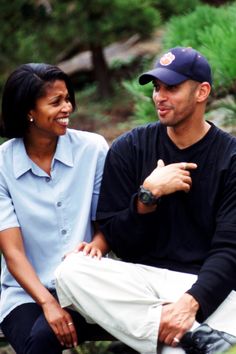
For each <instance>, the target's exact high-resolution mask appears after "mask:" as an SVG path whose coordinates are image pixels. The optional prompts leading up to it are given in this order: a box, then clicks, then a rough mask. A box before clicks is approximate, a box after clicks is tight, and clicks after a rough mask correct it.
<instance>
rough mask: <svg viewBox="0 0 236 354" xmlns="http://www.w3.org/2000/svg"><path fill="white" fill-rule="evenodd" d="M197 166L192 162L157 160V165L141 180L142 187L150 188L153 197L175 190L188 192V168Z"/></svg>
mask: <svg viewBox="0 0 236 354" xmlns="http://www.w3.org/2000/svg"><path fill="white" fill-rule="evenodd" d="M196 168H197V164H195V163H192V162H178V163H172V164H169V165H166V166H165V164H164V162H163V161H162V160H159V161H158V163H157V167H156V168H155V170H153V171H152V173H151V174H150V175H149V176H148V177H147V178H146V179H145V181H144V182H143V187H144V188H146V189H148V190H150V191H151V192H152V194H153V195H154V196H155V197H157V198H158V197H161V196H163V195H167V194H171V193H174V192H177V191H184V192H188V191H189V190H190V188H191V185H192V179H191V176H190V172H189V171H190V170H194V169H196Z"/></svg>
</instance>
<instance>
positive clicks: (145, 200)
mask: <svg viewBox="0 0 236 354" xmlns="http://www.w3.org/2000/svg"><path fill="white" fill-rule="evenodd" d="M141 199H142V202H143V203H148V202H150V195H149V194H148V193H146V192H143V193H142V194H141Z"/></svg>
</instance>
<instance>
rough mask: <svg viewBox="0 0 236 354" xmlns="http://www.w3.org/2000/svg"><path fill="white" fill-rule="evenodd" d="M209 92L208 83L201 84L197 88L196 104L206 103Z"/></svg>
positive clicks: (209, 86)
mask: <svg viewBox="0 0 236 354" xmlns="http://www.w3.org/2000/svg"><path fill="white" fill-rule="evenodd" d="M210 92H211V85H210V84H209V82H206V81H205V82H202V83H200V85H199V86H198V97H197V102H203V101H206V100H207V98H208V96H209V95H210Z"/></svg>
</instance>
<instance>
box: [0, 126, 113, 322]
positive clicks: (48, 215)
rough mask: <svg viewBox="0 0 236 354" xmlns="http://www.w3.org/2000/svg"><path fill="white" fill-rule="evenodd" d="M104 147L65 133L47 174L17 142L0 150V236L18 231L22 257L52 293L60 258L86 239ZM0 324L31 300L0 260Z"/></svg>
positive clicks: (86, 136)
mask: <svg viewBox="0 0 236 354" xmlns="http://www.w3.org/2000/svg"><path fill="white" fill-rule="evenodd" d="M107 150H108V145H107V143H106V142H105V140H104V138H103V137H101V136H100V135H98V134H94V133H89V132H82V131H77V130H72V129H68V130H67V133H66V135H63V136H60V137H59V139H58V144H57V149H56V152H55V156H54V158H53V161H52V166H51V175H50V176H49V175H48V174H47V173H46V172H45V171H43V170H42V169H41V168H40V167H38V166H37V165H36V164H35V163H34V162H33V161H32V160H31V159H30V158H29V157H28V155H27V154H26V150H25V146H24V143H23V141H22V139H11V140H9V141H7V142H5V143H4V144H2V145H1V146H0V231H2V230H5V229H8V228H12V227H20V228H21V232H22V236H23V241H24V246H25V252H26V255H27V257H28V259H29V261H30V262H31V264H32V265H33V267H34V269H35V271H36V272H37V274H38V276H39V278H40V280H41V282H42V283H43V284H44V285H45V286H46V287H48V288H54V271H55V268H56V267H57V266H58V265H59V263H60V262H61V260H62V258H63V256H64V255H65V254H66V253H67V252H69V251H71V250H73V249H74V248H75V246H76V245H78V244H79V243H80V242H81V241H83V240H86V241H89V240H90V239H91V235H92V224H91V220H95V214H96V207H97V201H98V195H99V190H100V183H101V178H102V172H103V166H104V160H105V156H106V153H107ZM1 287H2V289H1V304H0V311H1V317H0V321H2V320H3V318H4V317H5V316H6V315H7V314H8V313H9V312H10V311H11V310H13V309H14V308H15V307H16V306H19V305H20V304H23V303H26V302H33V301H34V300H33V299H32V298H31V297H30V296H29V295H28V294H27V293H26V292H25V291H24V290H23V289H22V288H21V287H20V286H19V284H18V283H17V282H16V281H15V279H14V278H13V277H12V276H11V274H10V273H9V271H8V269H7V267H6V263H5V260H4V257H2V273H1Z"/></svg>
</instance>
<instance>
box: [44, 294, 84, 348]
mask: <svg viewBox="0 0 236 354" xmlns="http://www.w3.org/2000/svg"><path fill="white" fill-rule="evenodd" d="M41 306H42V309H43V312H44V316H45V318H46V320H47V322H48V323H49V325H50V327H51V328H52V330H53V332H54V333H55V335H56V336H57V338H58V340H59V342H60V343H61V345H62V346H65V347H68V348H72V347H76V346H77V345H78V339H77V333H76V330H75V326H74V323H73V320H72V317H71V315H70V314H69V313H68V312H67V311H66V310H65V309H63V308H61V306H60V305H59V303H58V302H57V301H56V299H55V298H54V297H52V298H51V299H50V300H49V301H47V302H45V303H44V304H42V305H41Z"/></svg>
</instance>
